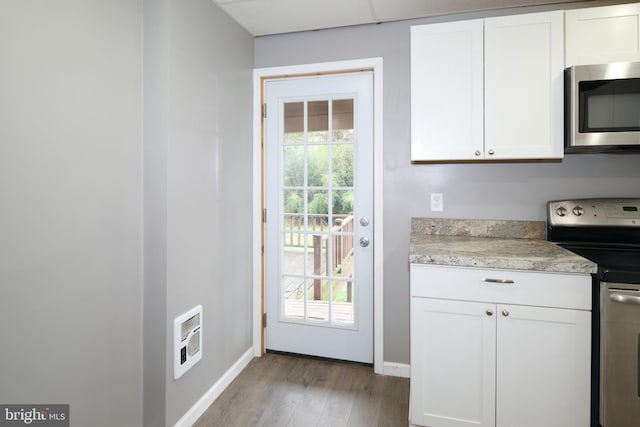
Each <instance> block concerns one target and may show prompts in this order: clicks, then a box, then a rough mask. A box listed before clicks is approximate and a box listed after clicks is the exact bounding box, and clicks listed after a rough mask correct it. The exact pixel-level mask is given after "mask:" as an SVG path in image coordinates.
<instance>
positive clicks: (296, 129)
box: [284, 102, 304, 144]
mask: <svg viewBox="0 0 640 427" xmlns="http://www.w3.org/2000/svg"><path fill="white" fill-rule="evenodd" d="M301 142H304V102H287V103H285V104H284V143H285V144H287V143H301Z"/></svg>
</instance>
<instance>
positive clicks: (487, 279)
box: [482, 277, 516, 285]
mask: <svg viewBox="0 0 640 427" xmlns="http://www.w3.org/2000/svg"><path fill="white" fill-rule="evenodd" d="M482 281H483V282H485V283H501V284H504V285H513V284H514V283H516V282H514V281H513V280H511V279H492V278H490V277H483V278H482Z"/></svg>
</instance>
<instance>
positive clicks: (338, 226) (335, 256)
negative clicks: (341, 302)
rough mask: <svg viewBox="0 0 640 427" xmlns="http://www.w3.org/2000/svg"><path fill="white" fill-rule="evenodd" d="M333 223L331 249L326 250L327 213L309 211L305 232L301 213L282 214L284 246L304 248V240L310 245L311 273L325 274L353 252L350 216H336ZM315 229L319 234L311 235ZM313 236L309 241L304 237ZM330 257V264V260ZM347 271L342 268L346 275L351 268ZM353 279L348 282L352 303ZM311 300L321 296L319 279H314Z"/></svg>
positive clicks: (340, 267)
mask: <svg viewBox="0 0 640 427" xmlns="http://www.w3.org/2000/svg"><path fill="white" fill-rule="evenodd" d="M334 218H335V219H334V226H333V227H332V228H331V239H332V242H331V243H332V247H333V250H332V251H331V253H329V251H328V250H327V249H328V248H327V241H328V239H329V234H325V233H328V231H329V227H328V224H327V223H328V215H323V214H309V215H307V234H306V235H305V232H304V215H303V214H285V217H284V232H285V245H287V246H294V247H304V245H305V243H306V244H307V245H309V244H311V245H309V246H310V247H313V275H314V276H328V272H327V271H326V269H327V268H328V266H329V265H332V266H333V271H339V270H340V269H342V268H343V264H344V261H345V260H346V259H347V258H349V257H350V256H351V255H352V254H353V231H354V228H353V215H350V214H349V215H347V214H345V215H340V216H338V215H335V216H334ZM314 232H318V234H313V233H314ZM309 235H312V236H313V238H312V241H311V242H309V241H307V240H306V236H309ZM323 252H324V256H325V259H324V270H325V271H323V265H322V261H323V260H322V255H323ZM330 257H331V258H330ZM330 259H331V264H330V263H329V260H330ZM349 270H351V271H349V272H346V271H343V272H342V273H343V274H345V275H346V276H347V277H351V274H352V268H350V269H349ZM351 298H352V282H351V281H349V282H347V301H348V302H351ZM313 299H314V300H321V299H322V279H318V278H316V279H314V280H313Z"/></svg>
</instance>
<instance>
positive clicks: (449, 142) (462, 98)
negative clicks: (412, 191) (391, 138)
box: [411, 20, 484, 160]
mask: <svg viewBox="0 0 640 427" xmlns="http://www.w3.org/2000/svg"><path fill="white" fill-rule="evenodd" d="M483 26H484V22H483V20H471V21H461V22H448V23H443V24H433V25H420V26H414V27H411V92H412V93H411V159H412V160H473V159H475V158H476V156H475V155H474V153H475V152H476V151H478V152H482V151H483V139H484V129H483V126H484V124H483V117H482V114H483V108H484V107H483V105H484V96H483V66H484V62H483V61H484V59H483V49H484V43H483V31H484V30H483Z"/></svg>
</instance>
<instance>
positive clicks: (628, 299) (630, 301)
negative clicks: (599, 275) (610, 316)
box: [609, 294, 640, 305]
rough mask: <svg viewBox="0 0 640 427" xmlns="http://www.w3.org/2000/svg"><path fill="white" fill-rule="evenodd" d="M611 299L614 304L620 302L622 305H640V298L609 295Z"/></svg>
mask: <svg viewBox="0 0 640 427" xmlns="http://www.w3.org/2000/svg"><path fill="white" fill-rule="evenodd" d="M609 299H610V300H611V301H613V302H618V303H620V304H634V305H640V297H634V296H629V295H622V294H611V295H609Z"/></svg>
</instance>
